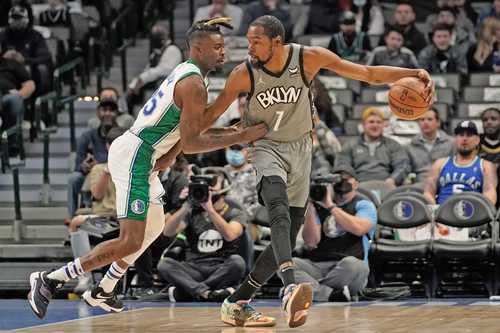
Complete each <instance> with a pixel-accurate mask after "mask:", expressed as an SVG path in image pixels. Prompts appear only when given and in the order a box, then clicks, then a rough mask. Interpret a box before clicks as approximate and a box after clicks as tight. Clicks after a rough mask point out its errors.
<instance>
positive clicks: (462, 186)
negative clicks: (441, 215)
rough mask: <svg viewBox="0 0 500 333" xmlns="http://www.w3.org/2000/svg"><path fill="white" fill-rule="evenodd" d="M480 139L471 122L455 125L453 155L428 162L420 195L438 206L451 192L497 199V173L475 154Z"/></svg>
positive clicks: (491, 164) (494, 201)
mask: <svg viewBox="0 0 500 333" xmlns="http://www.w3.org/2000/svg"><path fill="white" fill-rule="evenodd" d="M479 143H480V139H479V133H478V131H477V127H476V125H475V124H474V122H472V121H469V120H465V121H462V122H460V123H459V124H458V125H457V127H456V128H455V146H456V154H455V155H454V156H451V157H447V158H440V159H438V160H437V161H436V162H434V163H433V164H432V169H431V171H430V174H429V177H428V179H427V183H426V186H425V190H424V195H425V196H426V197H427V199H428V200H429V201H430V202H431V203H437V204H438V205H440V204H442V203H443V202H445V201H446V199H448V198H449V197H450V196H452V195H453V194H455V193H461V192H478V193H482V194H483V195H484V196H485V197H486V198H487V199H488V200H490V201H491V203H493V204H495V203H496V201H497V192H496V187H497V176H496V170H495V166H494V165H493V163H491V162H490V161H486V160H484V159H482V158H481V157H479V156H478V147H479Z"/></svg>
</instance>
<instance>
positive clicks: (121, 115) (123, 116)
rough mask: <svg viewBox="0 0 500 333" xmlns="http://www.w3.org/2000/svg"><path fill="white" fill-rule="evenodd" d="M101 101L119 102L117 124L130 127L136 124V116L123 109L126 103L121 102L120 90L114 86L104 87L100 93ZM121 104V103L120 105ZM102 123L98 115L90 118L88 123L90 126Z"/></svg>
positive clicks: (97, 125)
mask: <svg viewBox="0 0 500 333" xmlns="http://www.w3.org/2000/svg"><path fill="white" fill-rule="evenodd" d="M99 101H114V102H116V103H117V104H118V116H117V117H116V124H117V125H118V126H119V127H122V128H125V129H129V128H130V127H132V125H133V124H134V121H135V119H134V117H133V116H132V115H130V114H128V113H127V112H125V110H123V109H122V107H126V106H127V105H126V103H121V102H123V100H122V99H120V94H119V93H118V90H116V88H114V87H111V86H109V87H104V88H102V90H101V92H100V94H99ZM120 104H121V105H120ZM100 124H101V121H100V120H99V118H98V117H92V118H90V119H89V120H88V122H87V125H88V127H90V128H98V127H99V125H100Z"/></svg>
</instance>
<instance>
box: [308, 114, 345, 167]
mask: <svg viewBox="0 0 500 333" xmlns="http://www.w3.org/2000/svg"><path fill="white" fill-rule="evenodd" d="M313 120H314V128H313V131H312V138H313V156H312V170H315V171H317V170H324V171H326V172H328V171H330V170H332V168H333V166H334V165H335V158H336V157H337V155H338V153H339V152H340V151H341V150H342V146H341V145H340V142H339V140H338V139H337V137H336V136H335V134H334V133H333V131H332V130H331V129H329V128H328V126H326V124H325V123H324V122H323V121H321V119H319V117H318V115H317V114H315V115H314V117H313Z"/></svg>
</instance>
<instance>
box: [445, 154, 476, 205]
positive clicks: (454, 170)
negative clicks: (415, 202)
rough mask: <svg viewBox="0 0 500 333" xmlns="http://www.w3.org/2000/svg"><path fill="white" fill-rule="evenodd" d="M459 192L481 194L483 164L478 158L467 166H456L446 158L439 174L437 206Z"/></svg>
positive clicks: (453, 161) (451, 158)
mask: <svg viewBox="0 0 500 333" xmlns="http://www.w3.org/2000/svg"><path fill="white" fill-rule="evenodd" d="M460 192H479V193H482V192H483V162H482V160H481V158H479V156H476V158H475V159H474V160H473V161H472V162H471V163H470V164H468V165H457V164H456V163H455V158H454V157H448V159H447V160H446V162H445V163H444V165H443V167H442V169H441V172H440V173H439V181H438V191H437V200H436V202H437V204H438V205H440V204H442V203H443V202H445V201H446V199H448V198H449V197H450V196H452V195H453V194H456V193H460Z"/></svg>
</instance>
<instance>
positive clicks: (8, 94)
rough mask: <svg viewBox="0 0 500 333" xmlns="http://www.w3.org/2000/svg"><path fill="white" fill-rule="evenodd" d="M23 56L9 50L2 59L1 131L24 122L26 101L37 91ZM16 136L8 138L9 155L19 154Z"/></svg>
mask: <svg viewBox="0 0 500 333" xmlns="http://www.w3.org/2000/svg"><path fill="white" fill-rule="evenodd" d="M23 61H24V58H23V56H22V55H21V54H20V53H19V52H17V51H15V50H8V51H6V52H5V53H4V54H3V55H2V57H1V58H0V97H1V107H0V118H1V120H2V125H1V130H2V131H4V130H7V129H9V128H11V127H13V126H15V125H16V123H17V121H22V120H23V119H20V117H21V116H22V114H23V110H24V100H25V99H27V98H29V97H30V96H31V95H32V94H33V92H34V91H35V83H34V82H33V80H31V77H30V74H29V73H28V71H27V70H26V68H24V65H23ZM17 144H18V143H17V142H16V141H15V137H14V136H12V135H11V136H10V137H9V138H8V145H9V155H10V156H16V155H18V154H19V147H18V146H17Z"/></svg>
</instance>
